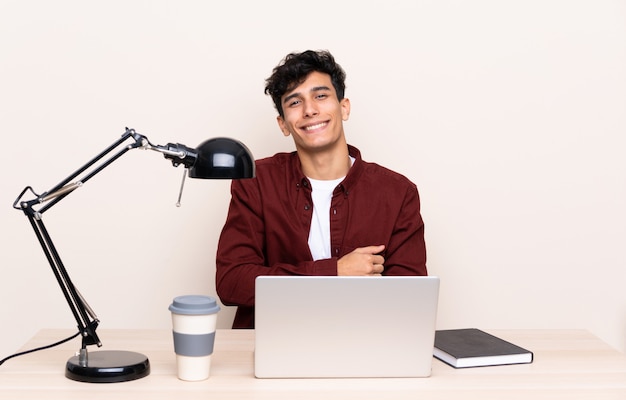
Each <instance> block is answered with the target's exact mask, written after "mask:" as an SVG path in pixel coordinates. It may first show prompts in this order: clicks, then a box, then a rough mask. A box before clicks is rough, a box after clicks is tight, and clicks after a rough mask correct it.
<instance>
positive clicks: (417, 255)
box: [383, 185, 428, 275]
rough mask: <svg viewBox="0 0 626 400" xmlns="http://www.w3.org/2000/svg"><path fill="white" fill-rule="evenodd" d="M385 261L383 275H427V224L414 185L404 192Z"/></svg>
mask: <svg viewBox="0 0 626 400" xmlns="http://www.w3.org/2000/svg"><path fill="white" fill-rule="evenodd" d="M384 257H385V271H384V273H383V275H428V271H427V269H426V243H425V240H424V221H423V220H422V216H421V213H420V199H419V193H418V191H417V187H416V186H414V185H411V186H409V188H408V189H407V190H406V192H405V195H404V199H403V203H402V207H401V208H400V212H399V213H398V216H397V218H396V221H395V223H394V226H393V233H392V235H391V238H390V240H389V244H388V245H387V248H386V249H385V253H384Z"/></svg>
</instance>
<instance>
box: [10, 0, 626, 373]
mask: <svg viewBox="0 0 626 400" xmlns="http://www.w3.org/2000/svg"><path fill="white" fill-rule="evenodd" d="M306 49H329V50H331V52H333V54H334V55H335V57H336V59H337V61H338V62H339V63H340V64H341V65H342V66H343V67H344V68H345V70H346V71H347V76H348V77H347V97H349V98H350V99H351V102H352V114H351V118H350V120H349V121H348V122H347V124H346V133H347V136H348V140H349V142H350V143H351V144H354V145H356V146H357V147H359V148H360V149H361V152H362V154H363V157H364V158H365V159H366V160H368V161H373V162H377V163H380V164H383V165H385V166H387V167H389V168H392V169H394V170H396V171H398V172H400V173H403V174H405V175H406V176H408V177H409V178H410V179H411V180H413V181H414V182H415V183H416V184H417V185H418V188H419V190H420V195H421V198H422V214H423V218H424V220H425V223H426V240H427V246H428V257H429V258H428V267H429V272H430V274H431V275H437V276H439V277H440V278H441V293H440V308H439V315H438V326H439V328H442V329H443V328H464V327H478V328H481V329H487V330H488V329H496V328H515V329H524V328H531V329H544V328H545V329H555V328H556V329H558V328H565V329H571V328H576V329H587V330H589V331H591V332H592V333H593V334H595V335H597V336H598V337H600V338H601V339H603V340H604V341H606V342H607V343H609V344H610V345H611V346H613V347H615V348H616V349H619V350H620V351H624V350H625V348H626V290H624V284H625V283H626V256H625V251H624V248H625V243H626V211H625V210H624V208H625V206H626V157H624V150H625V146H626V3H625V2H624V1H619V0H612V1H611V0H599V1H598V0H588V1H583V0H573V1H572V0H561V1H557V0H541V1H539V0H531V1H528V0H525V1H521V0H520V1H497V0H493V1H488V0H475V1H450V0H444V1H419V0H413V1H408V0H405V1H400V0H385V1H361V2H348V1H345V2H342V1H337V0H330V1H329V0H321V1H316V2H292V1H276V0H268V1H229V2H225V1H223V2H211V1H200V0H196V1H184V0H183V1H165V0H160V1H159V0H155V1H136V0H124V1H120V0H114V1H107V2H95V1H84V0H75V1H68V0H58V1H45V0H39V1H28V0H20V1H6V0H3V1H0V57H1V62H0V132H1V133H2V142H1V148H2V157H0V171H1V172H0V173H1V174H2V190H1V192H0V205H1V207H0V216H1V217H0V218H1V228H0V246H1V248H0V268H1V270H0V271H1V274H2V275H1V278H0V282H1V283H0V285H1V286H0V302H1V304H2V306H1V311H0V325H1V326H2V336H1V337H2V341H0V356H5V355H8V354H10V353H13V352H14V351H15V350H16V349H17V348H18V347H20V346H21V345H22V344H23V343H24V342H26V341H27V340H28V339H29V338H30V337H31V336H32V335H34V334H35V333H36V332H37V331H38V330H39V329H42V328H68V329H72V328H73V327H74V326H75V322H74V319H73V317H72V315H71V313H70V311H69V309H68V307H67V305H66V304H65V300H64V298H63V296H62V295H61V291H60V290H59V288H58V286H57V284H56V281H55V280H54V277H53V275H52V273H51V271H50V268H49V266H48V264H47V262H46V260H45V257H44V256H43V253H42V251H41V249H40V247H39V244H38V242H37V240H36V238H35V236H34V233H33V231H32V229H31V227H30V225H29V224H28V222H27V220H26V218H25V217H24V215H23V214H22V213H21V211H19V210H14V209H13V208H12V204H13V202H14V200H15V199H16V197H17V195H18V194H19V193H20V191H21V190H22V189H23V188H24V187H25V186H27V185H30V186H32V187H33V188H34V189H35V191H37V192H44V191H46V190H48V189H50V188H52V187H53V186H54V185H56V184H57V183H58V182H60V181H61V180H62V179H63V178H65V177H66V176H68V175H70V173H72V172H73V171H74V170H75V169H77V168H78V167H79V166H81V165H82V164H83V163H84V162H86V161H88V160H89V159H91V158H92V157H93V156H95V155H96V154H97V153H99V152H100V151H102V150H103V149H104V148H105V147H107V146H108V145H109V144H111V143H113V142H114V141H115V140H117V139H118V138H119V137H120V135H121V134H122V133H123V131H124V128H125V127H130V128H134V129H136V130H137V131H138V132H140V133H142V134H144V135H146V136H147V137H148V138H149V139H150V141H151V142H153V143H155V144H166V143H168V142H172V143H183V144H186V145H188V146H191V147H195V146H196V145H198V144H199V143H201V142H202V141H203V140H205V139H207V138H211V137H216V136H228V137H233V138H236V139H239V140H241V141H243V142H244V143H246V144H247V145H248V147H249V148H250V149H251V151H252V153H253V154H254V156H255V157H256V158H262V157H266V156H270V155H272V154H274V153H275V152H278V151H292V150H293V144H292V139H291V138H284V137H283V135H282V133H281V132H280V130H279V129H278V127H277V125H276V122H275V116H276V112H275V111H274V109H273V106H272V103H271V100H270V98H269V97H267V96H265V95H264V94H263V88H264V80H265V78H267V77H268V76H269V75H270V73H271V70H272V68H273V67H274V66H275V65H276V64H278V63H279V61H280V60H281V59H282V58H283V57H284V56H285V55H286V54H287V53H288V52H291V51H302V50H306ZM182 174H183V170H182V168H178V169H176V168H173V167H172V166H171V165H170V163H169V162H168V161H167V160H163V159H162V157H161V156H160V155H159V154H157V153H154V152H145V151H140V150H136V151H134V152H130V153H128V154H126V155H125V156H124V157H123V158H122V159H120V160H118V161H117V162H116V163H114V164H113V165H111V166H110V167H109V168H107V169H106V170H105V171H103V172H102V173H100V174H99V175H98V176H97V177H96V178H94V179H93V180H91V181H90V182H88V183H87V184H86V185H85V186H84V187H83V188H81V189H80V190H78V191H76V192H74V193H72V194H71V195H70V196H68V197H67V198H66V199H64V200H63V201H62V202H60V203H58V204H57V205H56V206H54V207H53V208H51V209H50V210H49V211H48V212H47V213H46V214H45V215H44V220H45V222H46V225H47V227H48V229H49V231H50V233H51V235H52V237H53V239H54V241H55V244H56V245H57V247H58V249H59V252H60V254H61V257H62V258H63V260H64V262H65V265H66V267H67V268H68V270H69V272H70V274H71V276H72V278H73V279H74V282H75V284H76V285H77V286H78V288H79V289H80V291H81V292H82V293H83V295H84V296H85V297H86V299H87V301H88V302H89V303H90V305H91V306H92V307H93V308H94V309H95V310H96V312H97V313H98V315H99V317H100V319H101V320H102V324H101V325H100V327H101V328H102V329H105V328H162V329H169V328H170V327H171V322H170V314H169V311H168V310H167V307H168V306H169V304H170V302H171V300H172V298H173V297H174V296H177V295H181V294H192V293H194V294H208V295H215V281H214V274H215V262H214V257H215V250H216V242H217V238H218V235H219V232H220V229H221V226H222V224H223V222H224V219H225V215H226V210H227V206H228V201H229V198H230V193H229V185H230V182H229V181H201V180H188V181H187V183H186V186H185V191H184V193H183V198H182V206H181V207H176V206H175V203H176V199H177V197H178V189H179V185H180V179H181V177H182ZM374 189H375V188H374ZM372 212H375V210H372ZM372 229H376V227H372ZM372 296H373V299H374V300H375V294H372ZM233 311H234V310H233V309H232V308H228V307H224V308H223V309H222V311H221V313H220V315H219V320H218V324H219V327H221V328H225V327H229V326H230V323H231V321H232V316H233ZM59 339H61V338H59ZM101 339H102V340H103V342H104V345H105V347H104V348H107V347H106V337H105V336H102V337H101ZM76 344H77V348H78V346H79V343H78V341H76ZM70 356H71V354H68V358H69V357H70ZM3 368H10V366H9V365H8V364H7V365H5V366H4V367H3Z"/></svg>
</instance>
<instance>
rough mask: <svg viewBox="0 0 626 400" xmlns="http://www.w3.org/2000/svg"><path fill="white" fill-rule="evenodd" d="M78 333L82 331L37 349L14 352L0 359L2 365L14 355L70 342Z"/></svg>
mask: <svg viewBox="0 0 626 400" xmlns="http://www.w3.org/2000/svg"><path fill="white" fill-rule="evenodd" d="M78 335H80V332H76V333H75V334H73V335H72V336H70V337H68V338H66V339H63V340H61V341H58V342H56V343H52V344H49V345H47V346H43V347H37V348H36V349H31V350H26V351H22V352H20V353H15V354H13V355H11V356H8V357H6V358H3V359H2V360H0V365H2V364H4V362H5V361H7V360H10V359H12V358H14V357H19V356H23V355H24V354H29V353H34V352H35V351H39V350H46V349H49V348H51V347H55V346H58V345H60V344H63V343H65V342H69V341H70V340H72V339H74V338H75V337H76V336H78Z"/></svg>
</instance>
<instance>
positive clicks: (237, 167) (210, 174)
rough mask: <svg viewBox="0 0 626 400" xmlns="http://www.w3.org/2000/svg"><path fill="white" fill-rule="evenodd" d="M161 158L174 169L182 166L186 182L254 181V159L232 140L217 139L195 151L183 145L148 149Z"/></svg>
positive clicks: (238, 142) (241, 144)
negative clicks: (207, 180) (206, 180)
mask: <svg viewBox="0 0 626 400" xmlns="http://www.w3.org/2000/svg"><path fill="white" fill-rule="evenodd" d="M151 148H152V149H153V150H156V151H159V152H161V153H163V154H164V156H165V158H167V159H169V160H171V161H172V164H173V165H174V166H175V167H177V166H179V165H180V164H183V165H184V166H185V168H187V169H188V170H189V177H190V178H201V179H245V178H254V176H255V164H254V157H253V156H252V153H251V152H250V150H248V148H247V147H246V145H244V144H243V143H241V142H240V141H238V140H235V139H229V138H225V137H218V138H213V139H208V140H205V141H204V142H202V143H200V145H199V146H198V147H196V148H195V149H191V148H189V147H187V146H185V145H184V144H180V143H177V144H172V143H169V144H168V145H167V146H155V147H151Z"/></svg>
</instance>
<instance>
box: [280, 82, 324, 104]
mask: <svg viewBox="0 0 626 400" xmlns="http://www.w3.org/2000/svg"><path fill="white" fill-rule="evenodd" d="M325 90H330V87H328V86H315V87H312V88H311V90H310V92H311V93H313V92H320V91H325ZM300 95H301V92H294V93H291V94H290V95H288V96H286V97H285V98H284V99H283V103H286V102H288V101H289V100H291V99H293V98H296V97H299V96H300Z"/></svg>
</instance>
